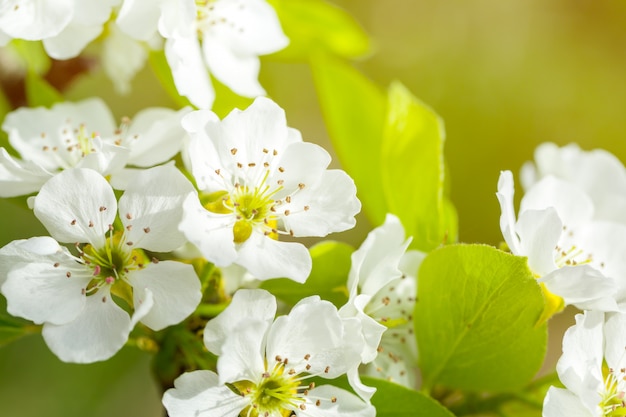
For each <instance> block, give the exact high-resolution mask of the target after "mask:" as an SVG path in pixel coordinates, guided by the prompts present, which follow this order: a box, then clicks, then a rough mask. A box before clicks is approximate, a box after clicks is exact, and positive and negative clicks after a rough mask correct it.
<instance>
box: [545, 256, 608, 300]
mask: <svg viewBox="0 0 626 417" xmlns="http://www.w3.org/2000/svg"><path fill="white" fill-rule="evenodd" d="M539 282H542V283H544V284H545V285H546V288H547V289H548V290H549V291H550V292H551V293H553V294H556V295H558V296H559V297H561V298H563V300H564V301H565V304H568V305H569V304H571V305H575V306H576V307H578V308H581V309H589V310H598V311H617V310H618V306H617V304H616V300H615V294H616V292H617V291H616V290H617V285H616V284H615V281H614V280H612V279H611V278H608V277H606V276H604V275H602V274H601V273H600V272H598V271H596V270H595V269H593V268H591V267H590V266H588V265H577V266H565V267H563V268H559V269H557V270H555V271H553V272H551V273H550V274H548V275H546V276H544V277H542V278H541V279H540V280H539Z"/></svg>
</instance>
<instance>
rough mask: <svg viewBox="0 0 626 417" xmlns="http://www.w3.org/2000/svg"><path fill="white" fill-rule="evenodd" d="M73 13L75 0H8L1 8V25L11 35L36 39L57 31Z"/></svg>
mask: <svg viewBox="0 0 626 417" xmlns="http://www.w3.org/2000/svg"><path fill="white" fill-rule="evenodd" d="M73 15H74V2H73V1H72V0H55V1H38V0H26V1H24V0H9V1H7V2H4V4H3V5H2V7H1V8H0V27H2V31H3V32H5V33H6V34H7V35H9V36H11V37H12V38H18V39H26V40H29V41H36V40H41V39H45V38H48V37H50V36H54V35H56V34H58V33H59V32H60V31H61V30H62V29H63V28H64V27H65V26H66V25H67V24H68V23H69V22H70V20H72V16H73Z"/></svg>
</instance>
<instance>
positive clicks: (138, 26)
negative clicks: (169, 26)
mask: <svg viewBox="0 0 626 417" xmlns="http://www.w3.org/2000/svg"><path fill="white" fill-rule="evenodd" d="M161 3H162V1H158V0H124V2H123V3H122V7H121V8H120V10H119V12H118V14H117V20H116V23H117V25H118V26H119V28H120V29H121V30H122V31H123V32H124V33H126V34H127V35H128V36H130V37H132V38H134V39H137V40H142V41H147V40H149V39H150V38H152V37H153V36H154V35H155V34H156V32H157V24H158V21H159V16H160V14H161Z"/></svg>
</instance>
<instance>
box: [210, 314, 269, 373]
mask: <svg viewBox="0 0 626 417" xmlns="http://www.w3.org/2000/svg"><path fill="white" fill-rule="evenodd" d="M264 325H265V322H263V321H261V320H257V319H255V318H249V319H248V320H246V321H242V322H240V323H239V324H238V326H237V327H236V328H234V329H232V330H231V331H230V333H229V334H228V336H227V337H226V339H225V340H224V344H223V345H222V354H221V355H220V357H219V358H218V359H217V372H218V375H219V380H220V383H222V384H224V383H227V382H237V381H243V380H248V381H258V380H259V378H260V377H261V375H263V373H264V372H265V371H266V370H267V368H271V366H272V365H273V363H268V364H267V365H266V364H265V360H264V359H265V355H264V353H265V352H264V347H265V333H266V328H265V327H264Z"/></svg>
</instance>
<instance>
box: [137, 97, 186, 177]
mask: <svg viewBox="0 0 626 417" xmlns="http://www.w3.org/2000/svg"><path fill="white" fill-rule="evenodd" d="M189 111H190V109H189V108H184V109H182V110H179V111H177V112H176V111H173V110H171V109H166V108H149V109H145V110H142V111H141V112H139V113H137V114H136V115H135V117H134V118H133V121H132V124H131V125H130V127H129V129H128V137H129V138H130V139H129V140H130V141H131V143H130V144H129V147H130V148H131V154H130V159H129V161H128V162H129V163H130V164H132V165H136V166H139V167H151V166H153V165H156V164H160V163H163V162H165V161H167V160H169V159H171V158H172V157H174V155H176V154H177V153H178V152H179V151H180V149H181V147H182V145H183V139H184V137H185V131H184V130H183V128H182V126H181V120H182V118H183V116H185V115H186V114H188V113H189Z"/></svg>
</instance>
